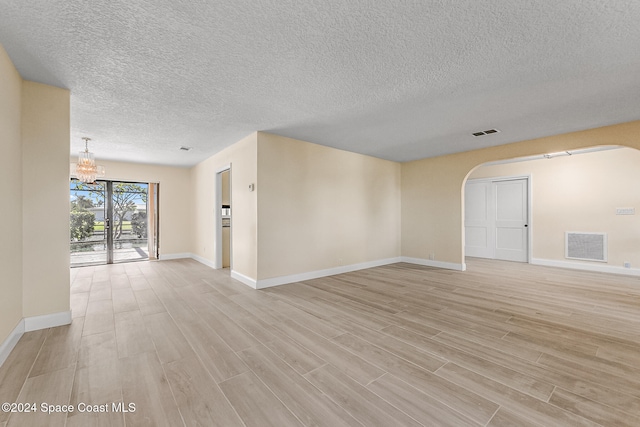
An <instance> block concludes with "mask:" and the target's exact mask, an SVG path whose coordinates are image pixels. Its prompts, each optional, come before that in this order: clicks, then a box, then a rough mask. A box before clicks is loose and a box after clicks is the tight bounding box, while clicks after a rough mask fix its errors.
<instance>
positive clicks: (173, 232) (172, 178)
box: [67, 147, 193, 257]
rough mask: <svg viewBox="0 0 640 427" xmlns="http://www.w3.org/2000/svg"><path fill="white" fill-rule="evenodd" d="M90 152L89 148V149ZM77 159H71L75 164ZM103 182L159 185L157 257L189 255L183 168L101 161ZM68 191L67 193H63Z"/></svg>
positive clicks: (188, 186)
mask: <svg viewBox="0 0 640 427" xmlns="http://www.w3.org/2000/svg"><path fill="white" fill-rule="evenodd" d="M90 149H91V147H90ZM76 160H77V157H72V158H71V162H75V161H76ZM96 163H98V164H100V165H103V166H104V167H105V170H106V175H105V177H104V178H105V179H109V180H122V181H134V182H147V183H149V182H157V183H159V184H160V191H159V193H160V256H161V257H162V256H163V255H165V256H166V255H171V254H184V253H189V252H191V236H192V232H193V230H192V228H191V203H192V200H191V195H192V191H191V172H190V170H189V169H187V168H179V167H171V166H157V165H147V164H139V163H126V162H113V161H103V160H101V159H100V156H99V155H98V154H96ZM67 191H68V190H67Z"/></svg>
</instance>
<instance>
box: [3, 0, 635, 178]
mask: <svg viewBox="0 0 640 427" xmlns="http://www.w3.org/2000/svg"><path fill="white" fill-rule="evenodd" d="M0 43H1V44H2V45H3V46H4V47H5V49H6V50H7V52H8V53H9V56H10V57H11V59H12V60H13V62H14V64H15V65H16V67H17V68H18V71H19V72H20V73H21V75H22V76H23V77H24V78H25V79H28V80H34V81H37V82H42V83H47V84H50V85H55V86H60V87H64V88H68V89H70V90H71V126H72V141H71V147H72V150H71V151H72V152H76V151H80V150H81V149H82V141H81V140H80V138H81V137H82V136H85V135H86V136H89V137H91V138H93V139H94V140H95V141H96V142H95V143H94V144H92V145H91V146H90V148H91V150H92V151H94V152H95V153H96V157H97V158H104V159H114V160H128V161H138V162H146V163H158V164H172V165H181V166H188V165H193V164H195V163H197V162H199V161H201V160H204V159H205V158H207V157H209V156H210V155H212V154H214V153H216V152H218V151H220V150H221V149H223V148H224V147H226V146H228V145H230V144H232V143H234V142H236V141H238V140H239V139H241V138H242V137H244V136H246V135H248V134H250V133H252V132H254V131H257V130H260V131H268V132H272V133H276V134H279V135H284V136H290V137H294V138H298V139H302V140H306V141H311V142H315V143H319V144H323V145H328V146H332V147H337V148H341V149H345V150H349V151H355V152H359V153H364V154H369V155H373V156H376V157H381V158H386V159H391V160H398V161H406V160H413V159H418V158H423V157H430V156H435V155H441V154H448V153H453V152H459V151H466V150H471V149H475V148H481V147H486V146H492V145H498V144H505V143H509V142H514V141H520V140H525V139H529V138H535V137H541V136H546V135H552V134H557V133H562V132H568V131H574V130H579V129H586V128H592V127H598V126H602V125H607V124H613V123H619V122H625V121H630V120H636V119H640V2H639V1H637V0H626V1H625V0H616V1H602V0H597V1H591V0H575V1H571V0H562V1H558V0H539V1H527V2H525V1H513V0H510V1H495V0H492V1H478V0H456V1H453V2H449V1H444V0H440V1H409V0H407V1H399V0H388V1H377V0H346V1H345V0H307V1H292V0H252V1H247V0H234V1H226V0H225V1H220V0H154V1H151V0H142V1H141V0H138V1H136V0H126V1H124V0H110V1H88V0H47V1H43V0H20V1H16V0H0ZM490 128H497V129H500V130H501V132H500V133H497V134H493V135H487V136H483V137H473V136H471V133H472V132H475V131H480V130H485V129H490ZM603 143H606V141H603ZM180 146H190V147H193V150H192V151H190V152H182V151H179V150H178V148H179V147H180Z"/></svg>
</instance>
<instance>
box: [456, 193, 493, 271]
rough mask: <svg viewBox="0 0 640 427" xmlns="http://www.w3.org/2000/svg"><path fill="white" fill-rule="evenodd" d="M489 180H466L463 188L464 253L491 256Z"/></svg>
mask: <svg viewBox="0 0 640 427" xmlns="http://www.w3.org/2000/svg"><path fill="white" fill-rule="evenodd" d="M491 184H492V183H491V182H489V181H468V182H467V185H466V186H465V190H464V237H465V248H464V250H465V254H466V255H467V256H472V257H479V258H493V257H494V252H495V251H494V247H495V242H494V241H493V240H494V236H495V234H494V233H493V221H492V217H493V212H492V209H491V208H492V207H493V204H492V196H491V193H492V191H491Z"/></svg>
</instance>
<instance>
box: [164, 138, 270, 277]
mask: <svg viewBox="0 0 640 427" xmlns="http://www.w3.org/2000/svg"><path fill="white" fill-rule="evenodd" d="M257 156H258V152H257V134H256V133H253V134H251V135H249V136H247V137H246V138H244V139H242V140H240V141H239V142H237V143H235V144H233V145H231V146H230V147H227V148H226V149H224V150H222V151H221V152H219V153H218V154H216V155H214V156H212V157H210V158H208V159H207V160H205V161H204V162H201V163H199V164H197V165H196V166H194V167H193V168H191V183H192V186H193V190H192V191H193V193H192V197H193V202H192V218H193V239H192V250H191V252H192V253H193V254H195V255H196V256H198V257H201V258H204V259H205V260H206V261H208V262H210V263H212V264H213V263H214V262H215V258H216V254H215V241H216V233H217V230H216V226H215V225H216V224H215V219H214V218H215V217H214V210H215V209H219V208H220V207H219V206H214V204H215V200H216V172H217V171H219V170H220V169H222V168H223V167H225V166H227V165H231V177H230V181H231V200H232V202H233V206H232V209H233V210H232V212H231V215H232V221H233V229H232V233H231V234H232V235H231V247H232V261H231V263H232V266H231V267H232V269H233V271H235V272H237V273H239V274H242V275H244V276H246V277H249V278H251V279H254V280H255V279H256V278H257V271H258V270H257V268H258V267H257V257H258V250H257V197H256V194H257V192H258V191H259V185H258V184H257V165H258V159H257ZM249 184H256V191H253V192H250V191H249V190H248V187H249ZM160 197H162V195H160Z"/></svg>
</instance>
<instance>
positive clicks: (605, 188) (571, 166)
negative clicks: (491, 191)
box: [469, 148, 640, 268]
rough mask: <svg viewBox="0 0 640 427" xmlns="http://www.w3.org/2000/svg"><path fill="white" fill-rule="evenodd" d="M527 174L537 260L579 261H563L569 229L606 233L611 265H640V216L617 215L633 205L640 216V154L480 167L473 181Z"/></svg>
mask: <svg viewBox="0 0 640 427" xmlns="http://www.w3.org/2000/svg"><path fill="white" fill-rule="evenodd" d="M529 174H531V180H532V193H533V194H532V199H533V200H532V217H533V221H532V224H531V225H532V228H531V233H532V243H533V247H532V257H533V258H539V259H549V260H558V261H571V262H580V261H577V260H567V259H566V258H565V257H564V255H565V254H564V233H565V231H586V232H604V233H607V239H608V250H609V253H608V263H607V264H610V265H613V266H617V267H622V266H623V264H624V262H630V263H631V266H632V267H635V268H637V267H640V251H639V250H638V244H639V243H640V235H639V234H638V233H637V230H640V220H639V219H638V218H639V217H638V216H637V215H633V216H631V215H616V214H615V212H616V208H620V207H635V208H637V209H638V212H637V213H638V215H640V191H638V188H637V187H638V183H640V151H638V150H636V149H633V148H621V149H616V150H610V151H600V152H595V153H586V154H579V155H573V156H568V157H556V158H552V159H539V160H532V161H526V162H517V163H508V164H502V165H491V166H480V167H479V168H478V169H476V170H475V171H473V173H472V174H471V175H470V176H469V179H478V178H489V177H499V176H515V175H529ZM585 263H589V262H585ZM590 264H593V262H591V263H590ZM597 264H601V263H597Z"/></svg>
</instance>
